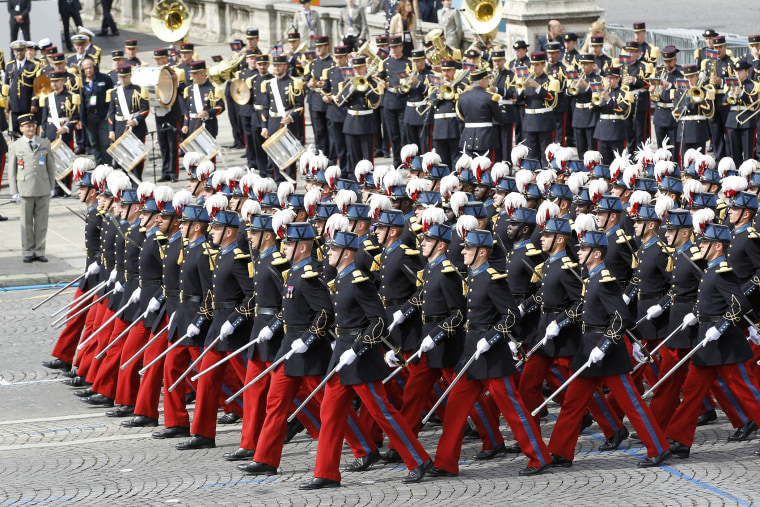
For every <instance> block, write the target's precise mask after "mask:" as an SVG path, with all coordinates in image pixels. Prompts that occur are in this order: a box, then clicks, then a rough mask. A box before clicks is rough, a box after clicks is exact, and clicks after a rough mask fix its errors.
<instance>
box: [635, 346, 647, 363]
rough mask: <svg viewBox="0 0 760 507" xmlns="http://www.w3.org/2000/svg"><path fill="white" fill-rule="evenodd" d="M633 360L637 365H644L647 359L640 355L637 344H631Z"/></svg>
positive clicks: (639, 348)
mask: <svg viewBox="0 0 760 507" xmlns="http://www.w3.org/2000/svg"><path fill="white" fill-rule="evenodd" d="M633 358H634V359H635V360H636V361H637V362H639V363H646V362H647V358H646V356H645V355H644V354H642V353H641V347H640V346H639V344H638V343H634V344H633Z"/></svg>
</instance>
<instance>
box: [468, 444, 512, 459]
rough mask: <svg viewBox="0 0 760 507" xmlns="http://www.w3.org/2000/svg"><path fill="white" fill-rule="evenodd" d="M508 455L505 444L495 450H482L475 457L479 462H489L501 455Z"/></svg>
mask: <svg viewBox="0 0 760 507" xmlns="http://www.w3.org/2000/svg"><path fill="white" fill-rule="evenodd" d="M506 453H507V447H506V446H505V445H504V444H499V445H497V446H496V447H494V448H493V449H488V450H482V451H480V452H479V453H477V454H476V455H475V456H473V457H474V458H475V459H477V460H488V459H493V458H495V457H496V456H498V455H499V454H506Z"/></svg>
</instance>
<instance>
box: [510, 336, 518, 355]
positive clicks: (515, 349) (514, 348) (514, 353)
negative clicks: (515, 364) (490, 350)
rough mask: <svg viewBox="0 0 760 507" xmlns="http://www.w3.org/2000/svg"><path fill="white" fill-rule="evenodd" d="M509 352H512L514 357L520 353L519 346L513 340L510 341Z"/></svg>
mask: <svg viewBox="0 0 760 507" xmlns="http://www.w3.org/2000/svg"><path fill="white" fill-rule="evenodd" d="M509 350H511V351H512V355H515V356H516V355H517V351H518V349H517V344H516V343H515V342H513V341H512V340H509Z"/></svg>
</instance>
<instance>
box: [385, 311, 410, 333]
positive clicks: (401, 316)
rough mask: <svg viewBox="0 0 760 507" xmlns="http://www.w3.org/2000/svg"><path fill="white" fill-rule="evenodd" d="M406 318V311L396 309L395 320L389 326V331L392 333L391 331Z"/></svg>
mask: <svg viewBox="0 0 760 507" xmlns="http://www.w3.org/2000/svg"><path fill="white" fill-rule="evenodd" d="M405 320H406V315H404V312H402V311H401V310H396V311H395V312H393V322H391V325H390V326H388V332H389V333H390V332H391V331H393V330H394V329H395V328H396V326H398V325H399V324H401V323H403V322H404V321H405Z"/></svg>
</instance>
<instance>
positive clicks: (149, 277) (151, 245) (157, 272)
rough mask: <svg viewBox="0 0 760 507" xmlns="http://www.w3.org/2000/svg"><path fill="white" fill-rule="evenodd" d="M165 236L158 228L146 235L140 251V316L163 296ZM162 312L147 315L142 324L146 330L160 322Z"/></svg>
mask: <svg viewBox="0 0 760 507" xmlns="http://www.w3.org/2000/svg"><path fill="white" fill-rule="evenodd" d="M166 239H167V238H166V236H164V235H163V234H162V233H161V232H160V231H159V228H158V227H155V228H153V229H151V230H149V231H147V232H146V233H145V241H143V244H142V250H140V303H139V305H140V306H139V312H140V313H139V314H138V316H139V315H142V314H143V313H145V311H146V310H147V309H148V303H150V300H151V299H153V298H156V299H159V298H160V297H161V296H162V295H163V288H162V286H161V283H162V281H163V280H162V275H163V263H162V257H163V252H162V251H163V247H164V243H166ZM159 313H160V312H152V313H148V314H146V315H145V317H144V318H143V321H142V324H143V326H144V327H145V328H146V329H153V328H154V327H155V325H156V323H157V322H158V317H159Z"/></svg>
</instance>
